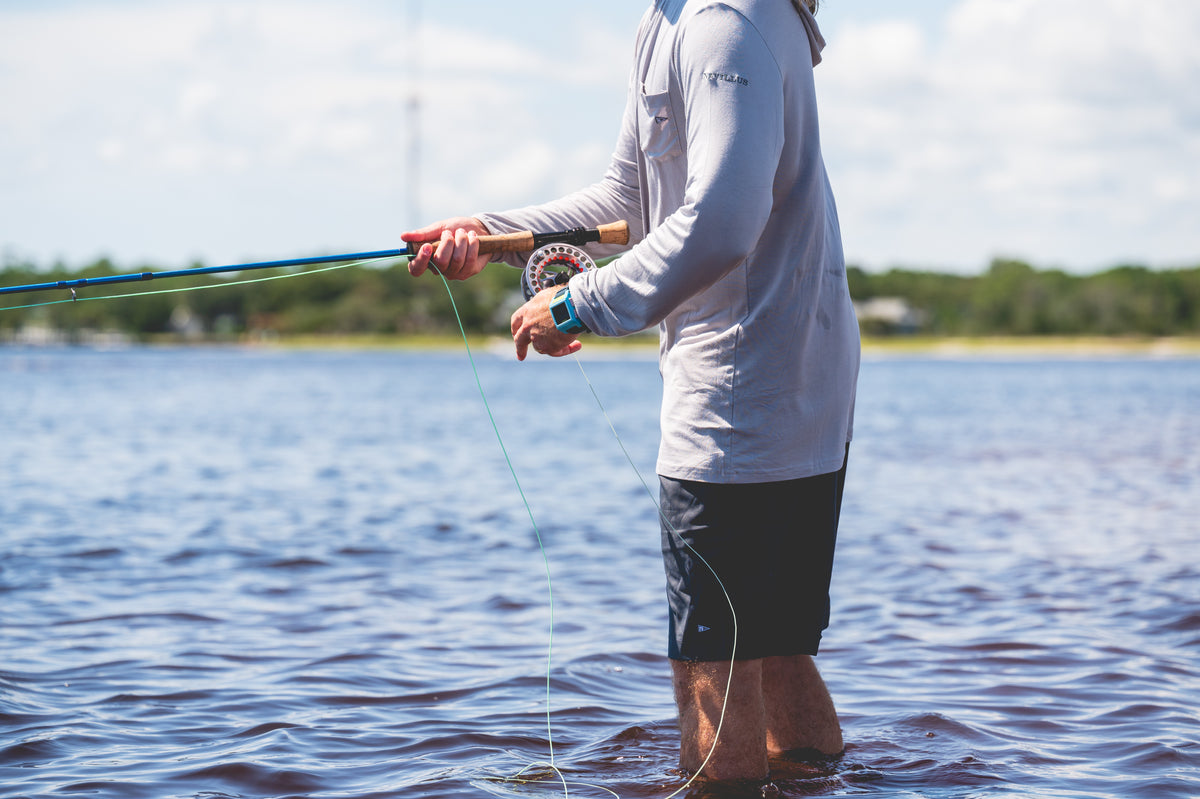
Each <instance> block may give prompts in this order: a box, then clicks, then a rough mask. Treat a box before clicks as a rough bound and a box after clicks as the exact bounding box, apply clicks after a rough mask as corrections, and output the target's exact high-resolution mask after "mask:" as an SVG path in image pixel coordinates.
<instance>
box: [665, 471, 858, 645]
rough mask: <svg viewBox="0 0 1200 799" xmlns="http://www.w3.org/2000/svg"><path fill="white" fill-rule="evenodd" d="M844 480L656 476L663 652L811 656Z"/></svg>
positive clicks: (824, 621) (837, 475)
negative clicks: (665, 620)
mask: <svg viewBox="0 0 1200 799" xmlns="http://www.w3.org/2000/svg"><path fill="white" fill-rule="evenodd" d="M847 454H848V453H847ZM845 481H846V465H845V463H843V464H842V468H841V469H840V470H839V471H837V472H832V473H830V474H823V475H819V476H817V477H806V478H803V479H800V480H786V481H783V482H776V483H750V484H718V483H700V482H695V481H689V480H674V479H671V478H666V477H659V484H660V500H659V502H660V505H661V509H662V513H663V519H662V549H663V563H664V565H665V567H666V573H667V601H668V604H669V606H670V629H669V641H668V648H667V654H668V656H669V657H670V658H672V659H674V660H706V661H712V660H729V659H730V658H736V659H738V660H750V659H755V658H762V657H771V656H776V655H815V654H816V653H817V648H818V646H819V645H820V641H821V632H822V631H823V630H824V629H825V628H826V627H828V626H829V579H830V575H831V573H832V571H833V550H834V543H835V542H836V540H837V527H838V517H839V516H840V514H841V507H842V488H843V486H844V485H845ZM731 606H732V612H731ZM735 633H736V636H735Z"/></svg>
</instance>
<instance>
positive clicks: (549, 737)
mask: <svg viewBox="0 0 1200 799" xmlns="http://www.w3.org/2000/svg"><path fill="white" fill-rule="evenodd" d="M363 263H366V261H350V262H345V263H339V264H335V265H333V266H326V267H322V268H319V269H309V270H305V271H300V272H288V273H285V274H278V275H267V276H265V277H256V278H246V279H243V280H234V281H229V282H221V283H211V284H207V285H203V286H183V287H179V288H168V289H156V290H152V291H140V292H131V293H124V294H104V295H99V296H93V297H78V296H76V295H75V292H74V289H72V292H71V293H72V296H71V298H70V299H62V300H51V301H49V302H38V303H29V304H26V305H15V306H9V307H4V308H0V311H16V310H23V309H28V308H40V307H45V306H50V305H63V304H68V303H76V302H92V301H96V300H112V299H123V298H127V297H142V296H149V295H156V294H181V293H184V292H190V291H206V290H208V289H216V288H224V287H227V286H240V285H247V284H250V283H265V282H267V281H271V280H287V279H291V278H296V277H304V276H306V275H315V274H318V273H321V272H331V271H334V270H337V269H346V268H348V267H352V266H357V265H360V264H363ZM434 271H435V273H436V274H437V275H438V277H439V278H441V280H442V284H443V285H444V286H445V288H446V294H447V296H448V297H449V298H450V307H451V309H452V310H453V312H454V317H455V320H456V321H457V323H458V329H459V332H460V333H461V335H462V340H463V346H464V347H465V349H466V353H467V359H468V361H469V362H470V364H471V371H472V373H473V374H474V377H475V385H476V387H477V388H478V389H479V396H480V397H481V399H482V400H483V406H484V409H485V410H486V411H487V415H488V420H489V421H490V422H491V425H492V431H493V432H494V433H495V436H496V440H497V442H498V443H499V445H500V450H501V452H502V453H503V455H504V460H505V463H506V464H507V466H508V470H509V473H510V474H511V475H512V478H513V482H514V483H515V484H516V487H517V492H518V493H519V494H520V496H521V502H522V503H523V504H524V506H525V511H526V513H527V514H528V516H529V522H530V524H531V525H532V527H533V532H534V536H535V538H536V539H537V545H538V549H539V550H540V552H541V554H542V563H543V566H544V567H545V572H546V588H547V591H548V594H549V604H550V635H549V643H548V645H547V651H546V741H547V745H548V748H549V754H550V759H549V762H547V763H531V764H530V765H528V766H526V767H525V768H523V769H521V770H520V771H519V772H517V774H515V775H513V776H512V777H510V778H507V781H510V782H514V783H518V784H539V783H541V782H544V780H542V779H537V778H535V777H532V776H530V777H524V776H523V775H525V774H526V773H527V772H529V771H530V770H532V769H536V768H539V767H546V768H548V769H550V770H551V771H553V772H554V773H555V774H556V775H557V777H558V779H557V781H558V782H560V783H561V785H562V790H563V796H564V797H566V796H567V795H568V786H570V785H575V786H578V787H585V788H595V789H597V790H600V791H604V792H605V793H608V794H611V795H612V796H614V797H617V799H620V798H619V795H618V794H616V793H614V792H613V791H611V790H610V789H608V788H605V787H603V786H600V785H592V784H588V783H579V782H569V781H568V780H567V779H566V776H565V775H564V774H563V772H562V770H561V769H560V768H559V767H558V766H557V765H556V764H555V758H554V733H553V725H552V715H551V708H550V698H551V681H552V671H553V656H554V617H555V612H554V610H555V609H554V583H553V579H552V577H551V572H550V556H549V555H548V554H547V552H546V547H545V544H544V542H543V541H542V534H541V530H540V529H539V528H538V524H537V520H536V519H535V518H534V514H533V508H532V507H531V506H530V503H529V498H528V496H527V495H526V494H525V489H524V487H523V486H522V485H521V480H520V478H519V477H518V476H517V471H516V468H515V467H514V466H513V462H512V458H511V457H510V455H509V452H508V447H507V446H506V445H505V443H504V437H503V436H502V435H501V433H500V427H499V424H498V423H497V422H496V417H495V414H493V413H492V407H491V403H489V402H488V398H487V392H486V391H485V390H484V388H483V381H482V379H481V377H480V375H479V367H478V366H477V365H476V363H475V356H474V354H473V352H472V351H471V344H470V341H469V339H468V336H467V331H466V327H465V326H464V324H463V320H462V316H461V315H460V314H459V312H458V306H457V304H456V303H455V301H454V292H453V291H451V289H450V283H449V281H447V280H446V278H445V276H444V275H442V274H441V272H439V271H437V270H436V269H435V270H434ZM575 362H576V364H577V365H578V366H579V371H580V374H582V375H583V379H584V382H586V383H587V386H588V389H589V390H590V391H591V393H592V397H593V398H594V399H595V400H596V405H597V406H598V407H599V409H600V412H601V414H603V416H604V419H605V421H606V422H607V423H608V427H609V429H610V430H611V431H612V434H613V437H614V438H615V439H616V441H617V444H618V445H619V446H620V448H621V452H622V453H623V454H624V456H625V459H626V460H627V461H628V462H629V465H630V467H631V468H632V469H633V471H634V473H635V474H636V475H637V477H638V480H639V481H640V482H641V484H642V487H643V488H644V489H645V491H646V495H647V496H648V497H649V498H650V501H651V502H652V503H653V504H654V507H655V509H656V512H657V513H658V515H659V517H660V519H661V520H662V523H663V524H664V525H665V526H666V527H667V529H668V530H669V531H670V532H671V533H672V534H674V535H675V536H676V537H677V538H679V539H680V541H681V542H682V543H683V544H684V546H685V547H687V548H688V549H689V550H691V551H692V554H693V555H694V556H695V557H696V558H697V559H698V560H699V561H700V562H701V563H702V564H703V565H704V566H705V568H707V569H708V570H709V571H711V572H712V573H713V576H714V577H715V578H716V580H717V584H718V585H720V587H721V590H722V591H724V592H725V599H726V601H727V602H728V603H729V611H730V613H731V614H732V622H733V625H732V626H733V642H732V643H733V646H732V654H731V656H730V664H729V673H730V679H729V680H728V681H727V682H726V684H725V694H724V697H723V699H722V703H721V714H720V718H719V720H718V722H717V728H716V731H715V734H714V738H713V746H712V748H711V749H710V750H709V752H708V754H707V756H706V757H705V758H704V761H703V762H702V763H701V765H700V768H699V769H697V770H696V773H695V774H693V775H691V777H690V778H689V779H688V780H687V782H685V783H684V784H683V785H682V786H680V787H679V788H678V789H677V790H676V791H675V792H673V793H671V794H669V795H668V796H667V797H665V799H674V797H676V796H678V795H679V794H681V793H683V792H684V791H685V790H687V789H688V788H689V787H690V786H691V785H692V784H693V783H695V782H696V780H698V779H699V778H700V775H701V774H702V773H703V771H704V768H705V766H707V765H708V763H709V761H710V760H711V759H712V757H713V754H714V753H715V752H716V746H717V741H719V740H720V736H721V729H722V727H723V726H724V723H725V716H726V712H727V710H728V707H729V694H730V688H731V685H732V682H733V680H732V676H733V668H734V662H735V656H736V652H737V635H738V627H737V613H736V612H735V611H734V607H733V600H732V599H731V598H730V596H729V592H728V590H726V588H725V585H724V583H722V582H721V580H720V577H719V576H718V575H717V572H716V570H715V569H713V567H712V566H711V564H709V563H708V562H707V561H706V560H704V558H703V557H702V556H701V555H700V553H698V552H696V551H695V550H694V549H692V547H691V546H690V545H689V544H688V543H687V542H686V541H683V539H682V537H681V536H680V535H679V532H678V531H677V530H675V528H674V527H673V526H672V525H671V523H670V521H669V520H668V519H667V518H666V516H665V515H664V514H663V511H662V509H661V507H659V504H658V502H657V500H655V498H654V492H653V490H652V489H651V488H650V485H649V483H648V482H647V481H646V479H645V477H644V476H643V475H642V473H641V470H640V469H638V467H637V464H636V463H635V462H634V460H633V457H632V456H631V455H630V454H629V450H628V449H627V448H626V447H625V442H624V441H623V440H622V439H621V436H620V434H619V433H618V432H617V428H616V425H615V424H614V423H613V421H612V418H611V417H610V416H609V414H608V410H607V409H606V408H605V407H604V403H603V402H602V401H601V400H600V395H599V394H598V393H597V391H596V387H595V385H594V384H593V383H592V381H591V378H589V377H588V375H587V372H586V371H585V370H584V368H583V362H582V360H580V359H579V357H578V356H576V358H575Z"/></svg>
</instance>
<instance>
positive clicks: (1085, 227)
mask: <svg viewBox="0 0 1200 799" xmlns="http://www.w3.org/2000/svg"><path fill="white" fill-rule="evenodd" d="M1150 5H1152V6H1153V8H1148V7H1147V5H1145V4H1128V3H1124V2H1121V1H1120V0H1055V2H1053V3H1048V2H1045V1H1044V0H1008V1H1007V2H1003V3H1000V2H996V1H995V0H963V2H960V3H958V4H956V5H955V6H954V7H953V8H952V10H951V12H950V13H949V15H948V16H947V18H946V20H945V22H944V26H943V27H942V35H941V36H940V38H938V39H936V40H932V39H929V38H928V37H924V36H922V35H921V33H920V32H919V31H918V30H917V29H916V28H915V27H911V26H906V25H903V24H900V23H894V22H888V23H879V24H875V25H871V24H868V25H859V26H843V27H842V28H841V29H840V30H839V36H838V37H837V38H834V39H833V40H832V41H831V43H830V47H829V49H828V50H827V59H826V63H825V65H823V66H822V68H821V73H820V85H821V93H822V97H823V102H824V108H823V117H822V119H823V122H824V125H825V141H826V151H827V155H828V158H829V161H830V164H831V171H832V172H833V173H834V176H835V178H836V179H838V181H839V183H838V187H837V188H838V190H839V198H840V200H841V205H842V211H843V216H844V221H845V225H846V227H847V250H848V252H849V253H850V254H851V256H852V257H855V258H858V259H860V260H862V261H865V262H867V263H868V264H869V265H872V266H877V267H878V266H887V265H890V264H893V263H898V262H903V263H908V264H930V265H936V266H942V267H948V268H957V269H976V268H979V267H980V266H983V265H984V264H985V262H986V260H987V259H988V258H990V257H991V256H993V255H1000V254H1013V255H1017V256H1020V257H1026V258H1029V259H1030V260H1033V261H1034V262H1036V263H1042V264H1047V263H1056V264H1063V265H1067V266H1071V267H1075V268H1085V269H1091V268H1097V267H1103V266H1107V265H1110V264H1112V263H1115V262H1117V261H1120V260H1125V259H1129V260H1139V261H1149V262H1154V263H1165V264H1175V263H1180V262H1184V263H1196V262H1200V233H1198V232H1197V227H1196V226H1195V225H1194V223H1188V222H1187V221H1186V219H1187V218H1188V217H1189V216H1190V217H1192V218H1196V217H1198V216H1200V183H1197V182H1196V181H1194V180H1180V179H1179V176H1180V175H1181V174H1187V173H1188V171H1189V170H1193V171H1194V169H1195V164H1196V163H1197V160H1196V156H1197V155H1200V113H1197V109H1198V108H1200V101H1198V100H1197V99H1196V98H1197V93H1196V92H1195V89H1194V87H1195V86H1196V85H1197V82H1198V81H1200V57H1198V56H1197V55H1196V53H1197V51H1196V48H1195V45H1194V43H1193V42H1191V41H1190V39H1189V36H1188V35H1186V34H1184V33H1183V32H1185V31H1193V32H1194V31H1196V30H1200V4H1196V3H1193V2H1190V0H1162V1H1161V2H1156V3H1154V4H1150ZM1182 209H1188V211H1190V213H1181V210H1182Z"/></svg>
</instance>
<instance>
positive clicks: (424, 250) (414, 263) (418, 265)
mask: <svg viewBox="0 0 1200 799" xmlns="http://www.w3.org/2000/svg"><path fill="white" fill-rule="evenodd" d="M432 256H433V245H432V244H428V243H426V244H422V245H421V247H420V249H418V250H417V254H416V255H414V256H413V257H412V258H409V259H408V273H409V274H410V275H412V276H413V277H420V276H421V275H423V274H425V270H426V269H428V268H429V259H430V257H432Z"/></svg>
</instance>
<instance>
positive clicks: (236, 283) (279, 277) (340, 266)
mask: <svg viewBox="0 0 1200 799" xmlns="http://www.w3.org/2000/svg"><path fill="white" fill-rule="evenodd" d="M371 260H373V259H365V260H358V261H350V262H347V263H341V264H334V265H333V266H326V267H322V268H321V269H309V270H306V271H303V272H288V273H286V274H282V275H268V276H266V277H251V278H245V279H243V280H230V281H228V282H222V283H206V284H205V285H203V286H181V287H179V288H172V289H152V290H148V291H133V292H127V293H124V294H101V295H99V296H95V297H77V296H75V289H73V288H72V289H71V298H70V299H65V300H50V301H48V302H34V303H30V304H28V305H12V306H9V307H7V308H0V311H20V310H24V309H26V308H43V307H45V306H48V305H68V304H71V303H76V302H92V301H94V300H119V299H123V298H125V297H149V296H151V295H154V294H179V293H182V292H185V291H205V290H207V289H219V288H226V287H227V286H244V285H246V284H249V283H266V282H267V281H268V280H286V279H288V278H293V277H304V276H305V275H315V274H319V273H321V272H332V271H334V270H335V269H346V268H347V267H351V266H361V265H363V264H365V263H368V262H369V261H371Z"/></svg>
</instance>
